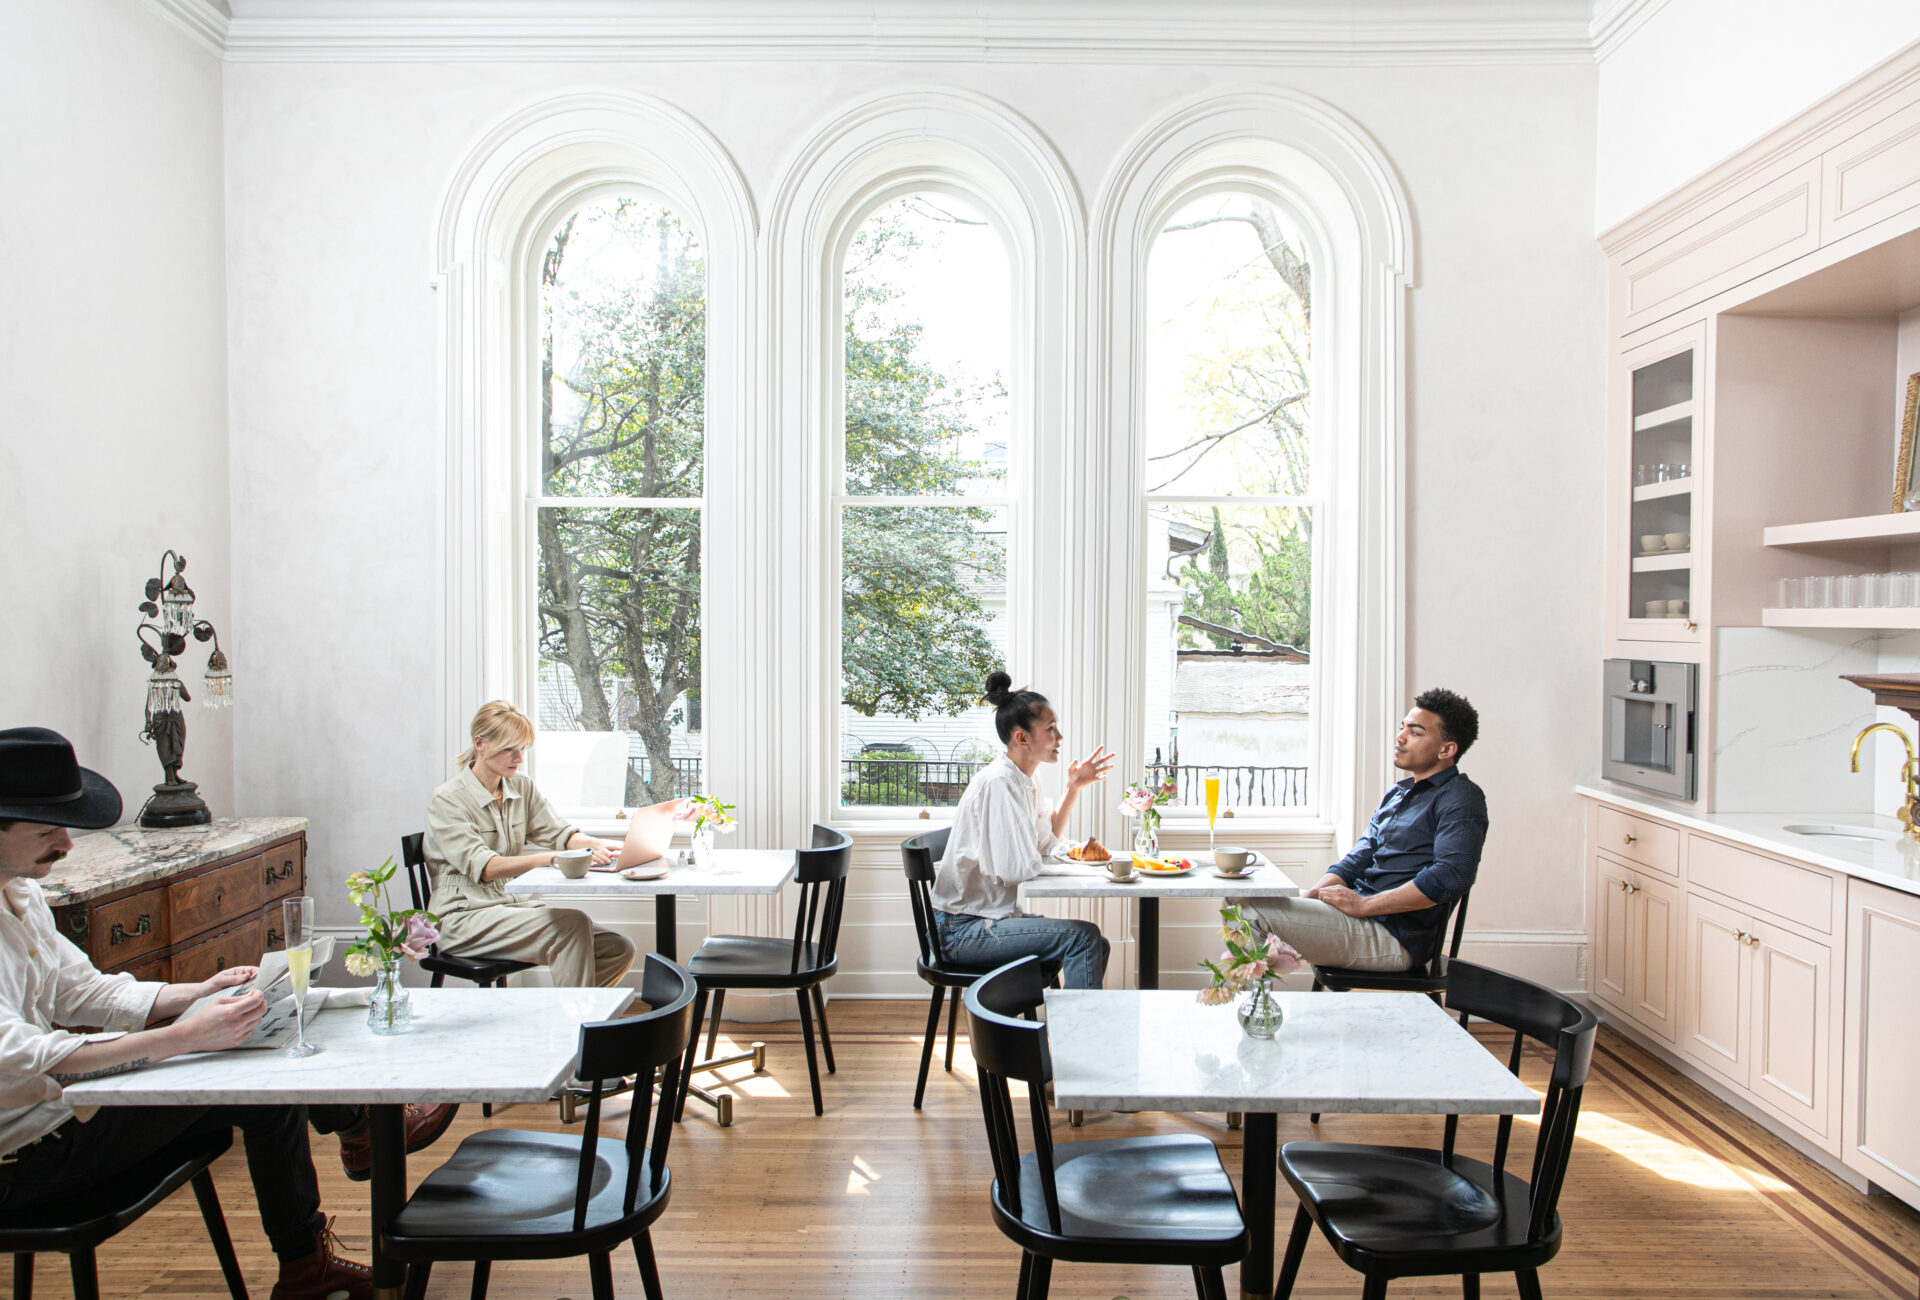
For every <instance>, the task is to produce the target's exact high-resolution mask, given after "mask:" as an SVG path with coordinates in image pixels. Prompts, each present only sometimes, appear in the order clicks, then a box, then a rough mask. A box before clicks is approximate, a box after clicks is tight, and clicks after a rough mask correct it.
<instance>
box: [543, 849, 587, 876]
mask: <svg viewBox="0 0 1920 1300" xmlns="http://www.w3.org/2000/svg"><path fill="white" fill-rule="evenodd" d="M553 865H554V866H556V867H558V868H560V874H561V875H563V876H565V877H566V878H567V879H568V880H581V879H584V878H585V876H586V874H587V868H588V867H590V866H592V865H593V850H592V849H563V850H562V851H560V852H559V853H556V854H554V855H553Z"/></svg>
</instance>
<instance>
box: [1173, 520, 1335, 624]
mask: <svg viewBox="0 0 1920 1300" xmlns="http://www.w3.org/2000/svg"><path fill="white" fill-rule="evenodd" d="M1245 513H1246V514H1247V515H1248V516H1250V517H1251V518H1253V519H1256V520H1260V521H1262V522H1263V523H1264V524H1265V527H1248V526H1244V525H1243V526H1242V527H1240V528H1239V529H1238V530H1232V529H1231V528H1230V526H1229V525H1228V524H1226V523H1224V522H1223V521H1222V520H1221V518H1220V512H1219V511H1218V510H1217V509H1216V510H1215V511H1214V524H1213V527H1214V536H1213V539H1212V541H1211V543H1210V544H1209V548H1208V549H1209V553H1210V554H1211V552H1212V550H1213V549H1214V548H1215V547H1220V548H1223V549H1224V548H1226V547H1227V546H1228V545H1229V539H1231V543H1232V544H1233V545H1235V546H1238V547H1239V548H1240V550H1241V552H1242V553H1243V554H1244V556H1245V564H1246V568H1247V570H1248V572H1247V573H1246V574H1245V576H1244V578H1243V579H1242V580H1240V581H1238V582H1236V581H1235V580H1234V578H1233V576H1232V575H1231V573H1222V572H1221V571H1220V568H1219V567H1218V566H1217V565H1216V564H1212V563H1210V564H1209V565H1208V566H1207V567H1206V568H1204V569H1203V568H1201V567H1199V566H1198V565H1196V564H1192V563H1189V564H1188V565H1187V566H1186V567H1185V568H1183V569H1181V570H1180V574H1179V577H1180V582H1181V585H1182V586H1183V587H1184V588H1185V589H1186V600H1185V604H1184V609H1185V612H1186V613H1188V614H1191V615H1193V616H1194V617H1196V618H1199V619H1203V620H1205V621H1206V622H1209V623H1219V624H1222V625H1224V626H1226V627H1232V628H1238V629H1239V630H1241V631H1243V632H1251V633H1253V634H1254V635H1255V636H1259V637H1265V638H1266V639H1267V640H1269V641H1277V642H1279V643H1280V644H1281V645H1290V646H1292V647H1293V648H1294V649H1296V650H1301V651H1310V650H1312V648H1313V537H1312V533H1311V528H1310V525H1309V523H1308V517H1307V515H1306V513H1305V512H1304V511H1293V510H1271V511H1261V512H1259V513H1258V514H1254V513H1253V512H1250V511H1249V512H1245ZM1182 634H1183V640H1185V641H1186V643H1187V644H1189V645H1197V644H1199V643H1200V638H1202V637H1205V638H1206V639H1207V640H1208V641H1210V642H1211V643H1212V644H1213V645H1214V646H1215V647H1216V648H1218V649H1223V650H1224V649H1226V648H1227V642H1228V638H1226V637H1222V636H1219V635H1216V634H1212V633H1205V632H1201V631H1199V630H1198V629H1193V628H1183V629H1182Z"/></svg>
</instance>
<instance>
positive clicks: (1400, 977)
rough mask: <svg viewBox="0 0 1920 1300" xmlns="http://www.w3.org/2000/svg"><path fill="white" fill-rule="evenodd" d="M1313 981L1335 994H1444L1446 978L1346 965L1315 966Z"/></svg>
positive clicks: (1423, 972)
mask: <svg viewBox="0 0 1920 1300" xmlns="http://www.w3.org/2000/svg"><path fill="white" fill-rule="evenodd" d="M1313 978H1314V979H1315V980H1316V981H1317V982H1318V983H1319V984H1320V986H1321V987H1322V988H1325V989H1329V990H1331V991H1333V992H1335V993H1444V992H1446V988H1447V976H1446V973H1445V971H1444V970H1443V971H1442V972H1441V973H1439V974H1433V973H1431V972H1430V971H1429V970H1428V968H1426V967H1421V968H1420V969H1418V970H1353V969H1351V968H1350V967H1346V966H1316V967H1314V968H1313Z"/></svg>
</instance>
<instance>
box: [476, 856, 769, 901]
mask: <svg viewBox="0 0 1920 1300" xmlns="http://www.w3.org/2000/svg"><path fill="white" fill-rule="evenodd" d="M668 857H669V859H671V857H672V855H671V854H669V855H668ZM713 857H714V865H713V866H711V867H693V866H685V867H680V866H676V867H674V868H673V869H672V870H671V871H669V872H668V873H667V874H666V875H665V876H663V877H661V878H660V879H659V880H627V879H625V878H623V877H622V876H621V875H620V873H619V872H617V871H589V872H588V873H587V874H586V875H585V876H584V877H582V878H581V879H579V880H569V879H567V877H565V876H563V875H561V874H560V869H559V868H558V867H535V868H534V869H533V870H532V871H529V872H526V873H524V874H522V875H518V876H515V877H514V878H513V879H512V880H510V881H508V882H507V892H508V893H509V894H538V895H540V896H541V897H543V898H652V897H655V896H657V895H660V894H676V895H678V894H777V893H779V892H780V891H781V889H783V888H784V887H785V886H786V883H787V882H788V881H789V880H792V879H793V873H794V869H795V861H794V856H793V850H792V849H715V850H714V853H713Z"/></svg>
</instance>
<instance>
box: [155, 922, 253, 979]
mask: <svg viewBox="0 0 1920 1300" xmlns="http://www.w3.org/2000/svg"><path fill="white" fill-rule="evenodd" d="M263 935H264V931H263V929H262V927H261V924H260V918H259V917H257V916H252V917H248V918H247V919H246V920H245V921H244V922H242V923H241V924H239V925H236V926H234V927H232V928H231V929H227V930H222V931H220V932H219V933H218V934H216V935H214V936H213V937H212V938H211V939H202V940H200V942H198V943H196V944H194V945H192V946H191V947H188V948H181V949H177V950H176V951H175V952H174V954H173V982H174V983H176V984H198V983H199V982H200V981H202V980H206V979H212V978H213V977H214V976H215V975H217V974H219V973H220V972H221V971H223V970H225V969H227V967H229V966H257V965H259V964H260V954H261V953H262V952H263V951H264V949H263V947H262V938H263Z"/></svg>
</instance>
